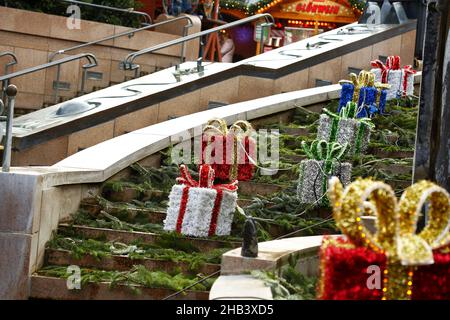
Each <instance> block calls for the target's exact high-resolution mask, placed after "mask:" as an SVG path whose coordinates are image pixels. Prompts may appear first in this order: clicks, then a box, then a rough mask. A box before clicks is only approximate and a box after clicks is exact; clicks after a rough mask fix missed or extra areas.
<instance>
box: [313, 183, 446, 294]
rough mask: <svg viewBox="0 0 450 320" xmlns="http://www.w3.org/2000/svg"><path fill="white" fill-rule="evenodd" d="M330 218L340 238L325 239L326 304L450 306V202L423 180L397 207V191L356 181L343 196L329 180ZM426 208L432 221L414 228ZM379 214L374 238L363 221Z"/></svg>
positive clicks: (322, 255)
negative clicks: (432, 302) (446, 302)
mask: <svg viewBox="0 0 450 320" xmlns="http://www.w3.org/2000/svg"><path fill="white" fill-rule="evenodd" d="M329 192H330V199H331V201H332V204H333V215H334V218H335V220H336V223H337V225H338V227H339V228H340V229H341V231H342V232H343V233H344V234H345V236H343V237H339V238H331V237H325V238H324V240H323V243H322V247H321V250H320V261H321V262H320V271H321V274H320V276H321V279H320V282H319V288H318V289H319V297H320V298H321V299H337V300H341V299H365V300H366V299H367V300H370V299H382V300H387V299H389V300H392V299H405V300H409V299H413V300H418V299H450V246H449V244H450V235H449V228H450V196H449V194H448V193H447V191H446V190H444V189H443V188H441V187H439V186H437V185H435V184H433V183H431V182H428V181H421V182H419V183H416V184H414V185H412V186H410V187H409V188H407V189H406V190H405V192H404V193H403V195H402V197H401V199H400V201H397V199H396V197H395V193H394V191H393V190H392V188H391V187H390V186H388V185H386V184H385V183H382V182H376V181H373V180H371V179H359V180H357V181H355V182H353V183H352V184H350V185H349V186H347V187H346V189H345V191H344V189H343V187H342V185H341V184H340V182H339V180H338V179H337V178H332V179H331V180H330V189H329ZM427 201H428V203H429V210H428V220H427V224H426V226H425V228H424V229H422V231H421V232H419V233H418V234H416V224H417V221H418V218H419V215H420V211H421V209H422V207H423V205H424V204H425V203H426V202H427ZM363 215H376V216H377V222H376V223H377V226H376V229H377V231H376V232H375V233H374V234H372V233H371V232H369V231H368V230H367V229H366V227H365V225H364V223H363V219H362V218H361V216H363Z"/></svg>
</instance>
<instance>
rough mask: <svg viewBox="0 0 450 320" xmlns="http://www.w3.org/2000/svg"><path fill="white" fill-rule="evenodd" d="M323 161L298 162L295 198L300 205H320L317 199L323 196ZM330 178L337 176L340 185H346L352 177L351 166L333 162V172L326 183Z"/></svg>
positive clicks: (347, 163)
mask: <svg viewBox="0 0 450 320" xmlns="http://www.w3.org/2000/svg"><path fill="white" fill-rule="evenodd" d="M323 164H324V161H317V160H303V161H302V162H300V177H299V181H298V185H297V196H298V199H299V200H300V203H304V204H313V203H315V204H320V202H321V201H319V199H320V198H321V197H322V195H323V192H322V191H323V189H322V182H323V178H324V174H323ZM332 176H337V177H338V178H339V179H340V180H341V182H342V184H343V185H344V186H345V185H348V184H349V183H350V181H351V177H352V164H351V163H349V162H337V161H336V162H334V163H333V171H332V174H331V175H330V176H329V177H326V181H328V179H330V178H331V177H332Z"/></svg>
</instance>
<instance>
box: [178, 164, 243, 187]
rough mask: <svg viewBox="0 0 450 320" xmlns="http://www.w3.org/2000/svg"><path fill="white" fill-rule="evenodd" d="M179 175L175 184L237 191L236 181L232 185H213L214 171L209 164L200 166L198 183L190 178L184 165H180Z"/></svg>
mask: <svg viewBox="0 0 450 320" xmlns="http://www.w3.org/2000/svg"><path fill="white" fill-rule="evenodd" d="M180 173H181V177H179V178H177V182H178V183H180V184H185V185H187V186H189V187H196V188H210V189H222V190H228V191H236V190H237V189H238V186H237V185H238V181H237V180H234V181H233V182H232V183H227V184H218V185H214V170H213V169H212V168H211V166H210V165H209V164H203V165H201V166H200V170H199V181H198V182H197V181H195V180H194V178H192V176H191V174H190V173H189V170H188V168H187V167H186V165H184V164H182V165H180Z"/></svg>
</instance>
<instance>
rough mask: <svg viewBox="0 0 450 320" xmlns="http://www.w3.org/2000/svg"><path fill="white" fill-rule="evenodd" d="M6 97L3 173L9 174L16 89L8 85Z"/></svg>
mask: <svg viewBox="0 0 450 320" xmlns="http://www.w3.org/2000/svg"><path fill="white" fill-rule="evenodd" d="M6 95H7V97H8V106H7V112H8V115H7V119H6V137H5V138H6V139H5V140H6V143H5V146H4V148H5V149H4V151H3V166H2V171H3V172H9V169H10V167H11V149H12V125H13V119H14V105H15V102H16V95H17V87H16V86H15V85H13V84H11V85H9V86H8V88H7V89H6Z"/></svg>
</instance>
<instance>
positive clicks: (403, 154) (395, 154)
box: [368, 148, 414, 159]
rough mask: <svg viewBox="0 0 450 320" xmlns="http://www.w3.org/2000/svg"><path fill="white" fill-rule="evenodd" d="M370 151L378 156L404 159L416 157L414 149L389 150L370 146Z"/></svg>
mask: <svg viewBox="0 0 450 320" xmlns="http://www.w3.org/2000/svg"><path fill="white" fill-rule="evenodd" d="M368 153H370V154H373V155H374V156H376V157H378V158H391V159H404V158H413V157H414V151H412V150H411V151H410V150H405V151H403V150H402V151H389V150H383V149H379V148H369V150H368Z"/></svg>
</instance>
